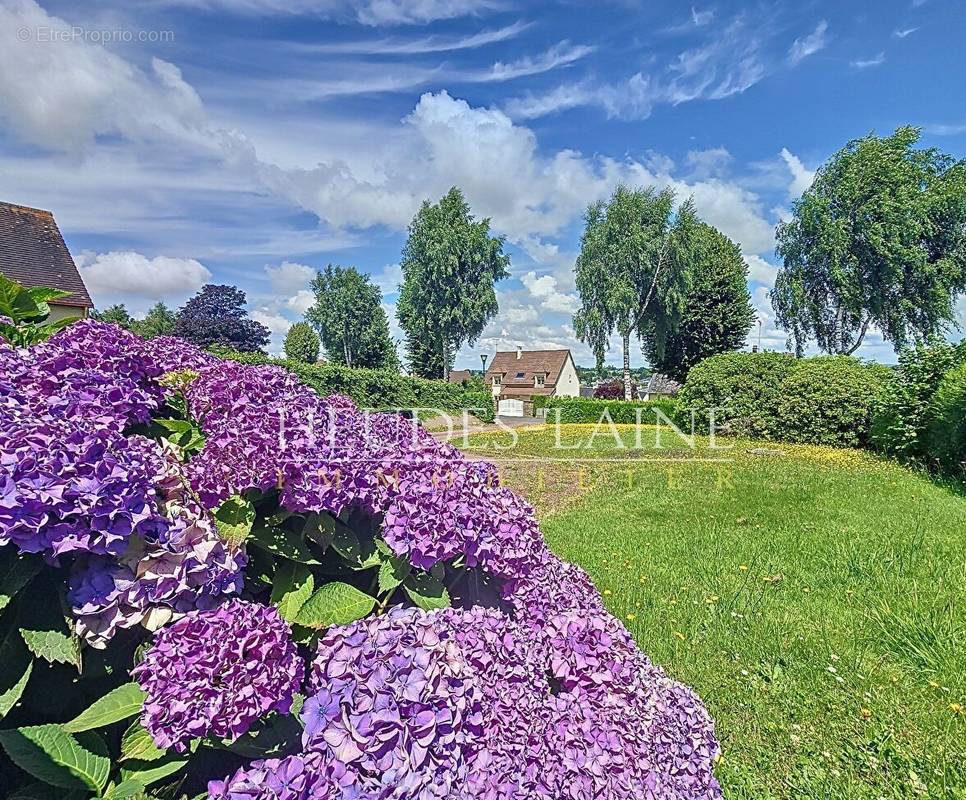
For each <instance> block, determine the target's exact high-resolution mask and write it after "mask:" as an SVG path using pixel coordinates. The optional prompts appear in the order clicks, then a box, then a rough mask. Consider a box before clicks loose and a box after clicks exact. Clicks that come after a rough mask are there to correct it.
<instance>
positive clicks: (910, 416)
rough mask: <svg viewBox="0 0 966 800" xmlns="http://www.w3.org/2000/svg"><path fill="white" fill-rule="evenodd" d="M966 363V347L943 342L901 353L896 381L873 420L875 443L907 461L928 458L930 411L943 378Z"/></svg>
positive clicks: (883, 450)
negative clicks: (927, 426) (930, 404)
mask: <svg viewBox="0 0 966 800" xmlns="http://www.w3.org/2000/svg"><path fill="white" fill-rule="evenodd" d="M962 363H966V345H964V344H960V345H959V346H958V347H954V346H953V345H951V344H948V343H946V342H941V341H934V342H931V343H929V344H927V345H918V346H916V347H914V348H909V349H907V350H903V351H902V352H901V353H900V354H899V366H898V369H896V373H895V380H893V381H892V382H891V383H890V385H889V386H888V387H887V388H886V391H885V392H884V393H883V395H882V398H881V400H880V401H879V404H878V405H877V407H876V408H875V410H874V413H873V417H872V444H873V445H874V446H875V447H876V448H877V449H878V450H881V451H882V452H884V453H887V454H889V455H893V456H898V457H899V458H904V459H907V460H916V459H928V458H929V455H930V454H929V452H928V450H927V446H926V443H925V435H926V425H927V411H928V409H929V403H930V401H931V400H932V397H933V395H934V394H935V393H936V390H937V389H938V388H939V384H940V383H941V382H942V380H943V377H944V376H945V375H946V373H947V372H949V370H951V369H952V368H953V367H955V366H956V365H957V364H962Z"/></svg>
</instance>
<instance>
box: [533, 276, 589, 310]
mask: <svg viewBox="0 0 966 800" xmlns="http://www.w3.org/2000/svg"><path fill="white" fill-rule="evenodd" d="M520 281H521V283H523V285H524V286H525V287H526V289H527V291H528V292H530V294H531V295H533V297H534V298H535V299H536V300H537V301H538V302H539V303H540V305H541V306H542V307H543V308H545V309H547V310H548V311H557V312H560V313H563V314H573V313H574V312H575V311H576V310H577V309H578V308H579V307H580V303H579V302H578V300H577V298H576V297H575V296H574V295H572V294H565V293H563V292H561V291H559V290H558V288H557V279H556V278H555V277H554V276H553V275H541V276H539V277H538V276H537V273H536V272H535V271H534V270H530V271H529V272H527V273H526V274H525V275H523V277H521V278H520Z"/></svg>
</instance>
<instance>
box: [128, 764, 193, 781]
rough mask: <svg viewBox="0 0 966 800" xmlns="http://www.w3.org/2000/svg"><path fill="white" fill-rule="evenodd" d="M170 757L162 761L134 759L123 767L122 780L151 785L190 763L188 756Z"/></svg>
mask: <svg viewBox="0 0 966 800" xmlns="http://www.w3.org/2000/svg"><path fill="white" fill-rule="evenodd" d="M169 758H170V760H168V761H162V762H158V761H154V762H142V761H135V760H133V759H132V760H131V761H128V762H127V763H126V764H125V765H124V766H123V767H121V780H122V781H137V782H138V783H140V784H142V785H144V786H150V785H151V784H152V783H157V782H158V781H160V780H162V779H163V778H167V777H168V776H169V775H174V773H176V772H177V771H178V770H180V769H182V768H183V767H184V765H185V764H187V763H188V759H186V758H174V757H169Z"/></svg>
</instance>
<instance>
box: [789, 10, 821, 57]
mask: <svg viewBox="0 0 966 800" xmlns="http://www.w3.org/2000/svg"><path fill="white" fill-rule="evenodd" d="M827 32H828V23H827V22H826V21H825V20H824V19H823V20H822V21H821V22H819V23H818V25H816V26H815V30H814V31H812V32H811V33H810V34H808V35H807V36H800V37H799V38H798V39H796V40H795V41H794V42H792V46H791V47H790V48H789V50H788V60H789V62H791V63H792V64H798V63H799V62H801V61H802V60H804V59H806V58H808V57H809V56H810V55H814V54H815V53H817V52H818V51H819V50H821V49H822V48H823V47H825V34H826V33H827Z"/></svg>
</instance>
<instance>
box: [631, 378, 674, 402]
mask: <svg viewBox="0 0 966 800" xmlns="http://www.w3.org/2000/svg"><path fill="white" fill-rule="evenodd" d="M679 391H681V384H680V383H678V382H677V381H676V380H673V379H672V378H669V377H668V376H667V375H664V374H662V373H660V372H654V373H651V377H650V378H648V380H647V386H646V387H644V388H643V389H641V391H640V395H641V400H657V399H659V398H661V397H674V395H676V394H677V393H678V392H679Z"/></svg>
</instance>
